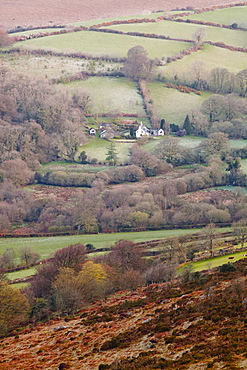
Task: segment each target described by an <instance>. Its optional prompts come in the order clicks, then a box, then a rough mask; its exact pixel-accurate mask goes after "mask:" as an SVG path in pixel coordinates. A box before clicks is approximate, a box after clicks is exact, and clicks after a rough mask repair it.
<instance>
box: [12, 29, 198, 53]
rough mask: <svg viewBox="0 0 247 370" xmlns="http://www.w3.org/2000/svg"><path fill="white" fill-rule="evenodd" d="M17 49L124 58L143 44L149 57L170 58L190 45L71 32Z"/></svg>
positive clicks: (19, 43)
mask: <svg viewBox="0 0 247 370" xmlns="http://www.w3.org/2000/svg"><path fill="white" fill-rule="evenodd" d="M14 45H15V46H17V47H20V48H26V47H27V48H32V49H46V50H54V51H62V52H64V53H66V52H82V53H88V54H90V55H94V56H95V55H96V56H101V55H110V56H117V57H124V56H126V55H127V52H128V50H129V49H130V48H132V47H134V46H136V45H142V46H143V47H144V48H145V49H146V50H147V51H148V54H149V57H150V58H155V57H158V58H160V57H162V56H163V55H165V56H172V55H174V54H177V53H178V52H179V51H181V50H183V49H188V47H189V46H190V45H191V44H190V43H187V42H176V41H169V40H158V39H149V38H144V37H137V36H127V35H116V34H110V33H101V32H93V31H81V32H72V33H67V34H62V35H54V36H47V37H41V38H37V39H31V40H27V41H23V42H17V43H15V44H14Z"/></svg>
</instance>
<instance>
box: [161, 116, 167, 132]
mask: <svg viewBox="0 0 247 370" xmlns="http://www.w3.org/2000/svg"><path fill="white" fill-rule="evenodd" d="M165 123H166V121H165V120H164V118H162V120H161V121H160V128H162V130H164V127H165Z"/></svg>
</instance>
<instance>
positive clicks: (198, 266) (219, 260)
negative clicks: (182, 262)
mask: <svg viewBox="0 0 247 370" xmlns="http://www.w3.org/2000/svg"><path fill="white" fill-rule="evenodd" d="M229 257H234V259H231V260H229ZM243 258H246V256H245V252H244V251H241V252H237V253H232V254H228V255H227V256H222V257H215V258H211V259H208V260H205V261H197V262H193V263H191V266H192V271H193V272H196V271H203V270H209V269H212V268H214V267H218V266H222V265H224V264H225V263H228V262H236V261H239V260H240V259H243Z"/></svg>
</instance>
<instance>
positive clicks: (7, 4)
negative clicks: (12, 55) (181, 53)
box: [0, 0, 245, 30]
mask: <svg viewBox="0 0 247 370" xmlns="http://www.w3.org/2000/svg"><path fill="white" fill-rule="evenodd" d="M244 2H245V1H238V3H240V4H241V3H244ZM234 3H236V1H231V0H177V1H176V3H175V4H174V2H172V1H167V0H163V1H160V0H147V1H145V3H144V2H143V1H142V0H136V1H132V0H125V1H113V0H104V1H103V0H93V2H92V1H91V0H84V1H80V0H70V1H69V0H63V2H62V4H61V1H60V0H53V1H52V2H51V1H48V0H39V1H29V0H13V1H9V0H2V1H1V12H0V25H1V27H3V28H4V29H7V30H8V29H10V28H15V27H18V26H22V27H27V26H34V27H37V26H44V25H45V26H46V25H54V24H64V23H72V22H79V21H87V20H92V19H102V18H108V17H119V16H128V15H133V14H141V13H143V14H148V12H152V11H157V10H171V9H174V8H182V7H187V6H190V7H194V8H204V7H209V6H213V5H225V4H234Z"/></svg>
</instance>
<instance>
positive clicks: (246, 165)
mask: <svg viewBox="0 0 247 370" xmlns="http://www.w3.org/2000/svg"><path fill="white" fill-rule="evenodd" d="M241 170H242V171H243V172H244V173H246V174H247V159H241Z"/></svg>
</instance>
